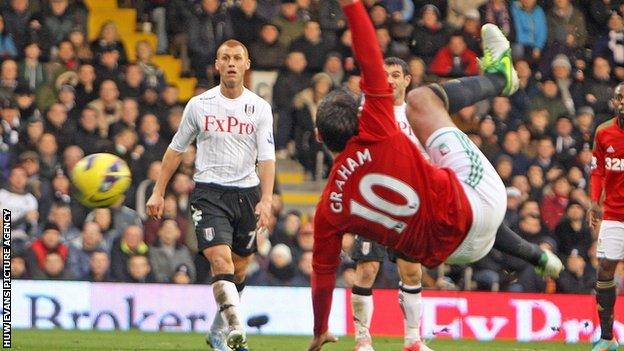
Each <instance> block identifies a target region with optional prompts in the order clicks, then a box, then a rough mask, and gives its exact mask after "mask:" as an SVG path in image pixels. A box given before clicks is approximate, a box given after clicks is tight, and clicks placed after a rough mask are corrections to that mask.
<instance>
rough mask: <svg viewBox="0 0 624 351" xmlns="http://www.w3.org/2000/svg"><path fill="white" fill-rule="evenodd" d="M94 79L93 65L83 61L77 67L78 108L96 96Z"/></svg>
mask: <svg viewBox="0 0 624 351" xmlns="http://www.w3.org/2000/svg"><path fill="white" fill-rule="evenodd" d="M95 79H96V75H95V67H93V65H91V64H88V63H83V64H81V65H80V66H79V67H78V84H77V85H76V104H77V105H78V108H84V107H85V106H86V105H87V104H88V103H89V102H91V101H93V100H96V99H97V98H98V91H97V86H96V84H95Z"/></svg>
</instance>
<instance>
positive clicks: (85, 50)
mask: <svg viewBox="0 0 624 351" xmlns="http://www.w3.org/2000/svg"><path fill="white" fill-rule="evenodd" d="M68 39H69V41H70V42H71V43H72V45H74V50H75V51H76V57H77V58H78V60H80V62H90V61H91V60H93V51H91V45H89V43H88V42H87V39H86V37H85V33H83V32H82V31H80V29H78V28H74V29H73V30H72V31H71V32H70V33H69V38H68Z"/></svg>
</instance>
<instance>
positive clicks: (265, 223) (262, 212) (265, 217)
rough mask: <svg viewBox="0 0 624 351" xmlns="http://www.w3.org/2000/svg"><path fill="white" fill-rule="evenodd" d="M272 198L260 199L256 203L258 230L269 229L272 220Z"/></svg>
mask: <svg viewBox="0 0 624 351" xmlns="http://www.w3.org/2000/svg"><path fill="white" fill-rule="evenodd" d="M272 202H273V201H272V199H268V200H260V202H258V204H257V205H256V218H258V222H257V223H256V230H262V229H267V228H268V227H269V222H270V220H271V203H272Z"/></svg>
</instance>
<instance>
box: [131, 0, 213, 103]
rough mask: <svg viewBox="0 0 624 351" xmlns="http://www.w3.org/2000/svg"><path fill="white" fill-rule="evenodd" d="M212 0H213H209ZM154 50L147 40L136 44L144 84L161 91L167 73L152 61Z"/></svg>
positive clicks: (137, 60) (137, 59)
mask: <svg viewBox="0 0 624 351" xmlns="http://www.w3.org/2000/svg"><path fill="white" fill-rule="evenodd" d="M208 1H211V0H208ZM153 55H154V50H153V49H152V46H151V44H150V43H149V42H148V41H146V40H141V41H139V42H137V44H136V64H137V65H138V66H139V68H141V70H142V71H143V86H144V87H146V88H153V89H155V90H156V91H161V90H162V89H164V87H165V84H166V83H165V74H164V73H163V71H162V70H161V69H160V68H159V67H158V66H156V65H155V64H154V63H153V62H152V57H153Z"/></svg>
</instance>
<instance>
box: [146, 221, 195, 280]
mask: <svg viewBox="0 0 624 351" xmlns="http://www.w3.org/2000/svg"><path fill="white" fill-rule="evenodd" d="M180 235H181V232H180V228H178V224H177V223H176V221H175V220H173V219H167V220H164V221H163V222H162V224H161V226H160V229H159V230H158V243H157V244H156V245H155V246H152V247H151V248H150V250H149V258H150V263H151V266H152V267H153V269H154V277H155V280H156V281H157V282H159V283H168V282H172V281H173V276H174V274H175V273H176V268H178V267H179V266H180V265H186V266H187V268H188V271H187V272H186V273H187V275H188V276H189V278H190V281H191V282H194V281H195V269H194V268H192V267H193V259H192V258H191V253H190V251H189V249H188V248H187V247H186V246H183V245H180V244H178V243H177V241H178V239H179V238H180Z"/></svg>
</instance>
